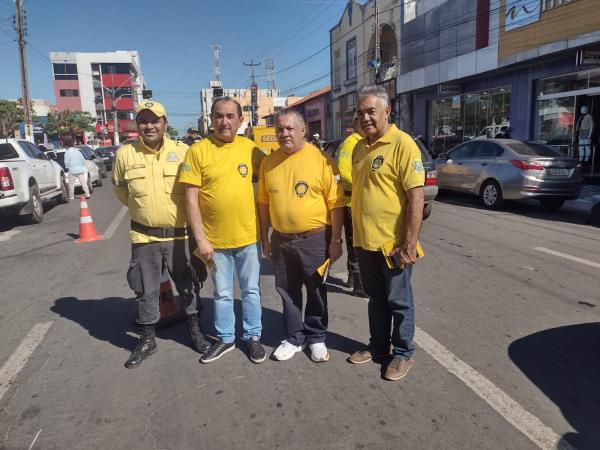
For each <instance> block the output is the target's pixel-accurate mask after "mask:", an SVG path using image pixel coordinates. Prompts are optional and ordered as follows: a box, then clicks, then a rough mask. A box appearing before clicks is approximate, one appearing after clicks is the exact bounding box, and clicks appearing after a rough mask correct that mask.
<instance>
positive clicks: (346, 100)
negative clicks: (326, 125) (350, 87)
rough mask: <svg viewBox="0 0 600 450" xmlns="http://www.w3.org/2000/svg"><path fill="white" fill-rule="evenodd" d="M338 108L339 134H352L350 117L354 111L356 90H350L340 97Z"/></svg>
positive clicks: (352, 116)
mask: <svg viewBox="0 0 600 450" xmlns="http://www.w3.org/2000/svg"><path fill="white" fill-rule="evenodd" d="M340 110H341V115H342V120H341V122H340V123H341V126H342V129H341V136H348V135H350V134H352V119H353V118H354V112H355V111H356V92H351V93H350V94H346V95H343V96H341V97H340Z"/></svg>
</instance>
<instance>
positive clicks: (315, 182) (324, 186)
mask: <svg viewBox="0 0 600 450" xmlns="http://www.w3.org/2000/svg"><path fill="white" fill-rule="evenodd" d="M259 173H260V176H259V181H258V203H260V204H262V205H269V213H270V216H271V223H272V224H273V228H274V229H275V230H277V231H280V232H282V233H303V232H305V231H308V230H312V229H314V228H318V227H320V226H323V225H326V224H329V223H330V220H329V211H331V210H332V209H334V208H339V207H342V206H344V190H343V189H342V184H341V178H340V175H339V171H338V169H337V167H336V165H335V163H334V162H333V161H332V160H331V158H330V157H329V156H327V155H325V154H323V152H322V151H321V150H319V149H318V148H316V147H315V146H314V145H312V144H308V143H307V144H305V145H304V147H303V148H302V150H300V151H298V152H296V153H294V154H292V155H287V154H286V153H284V152H283V151H281V149H279V150H276V151H275V152H273V153H271V154H270V155H269V156H267V157H266V158H265V159H264V160H263V162H262V164H261V166H260V172H259Z"/></svg>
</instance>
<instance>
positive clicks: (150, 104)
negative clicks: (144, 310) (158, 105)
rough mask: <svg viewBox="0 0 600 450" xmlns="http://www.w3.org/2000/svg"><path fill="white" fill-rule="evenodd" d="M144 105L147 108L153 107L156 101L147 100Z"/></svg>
mask: <svg viewBox="0 0 600 450" xmlns="http://www.w3.org/2000/svg"><path fill="white" fill-rule="evenodd" d="M144 106H145V107H146V108H152V107H153V106H154V103H152V102H146V103H144Z"/></svg>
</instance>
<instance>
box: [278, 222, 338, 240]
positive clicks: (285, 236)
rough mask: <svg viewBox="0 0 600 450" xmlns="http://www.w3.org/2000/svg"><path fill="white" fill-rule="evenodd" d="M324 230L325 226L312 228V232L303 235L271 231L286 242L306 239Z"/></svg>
mask: <svg viewBox="0 0 600 450" xmlns="http://www.w3.org/2000/svg"><path fill="white" fill-rule="evenodd" d="M325 229H326V227H325V225H323V226H320V227H318V228H313V229H312V230H308V231H305V232H303V233H282V232H281V231H277V230H273V231H274V232H275V233H277V234H278V235H279V236H280V237H281V238H283V239H286V240H293V239H306V238H307V237H310V236H314V235H315V234H319V233H322V232H324V231H325Z"/></svg>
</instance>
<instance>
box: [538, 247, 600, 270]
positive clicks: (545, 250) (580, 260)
mask: <svg viewBox="0 0 600 450" xmlns="http://www.w3.org/2000/svg"><path fill="white" fill-rule="evenodd" d="M533 249H534V250H537V251H538V252H543V253H547V254H549V255H553V256H558V257H560V258H565V259H568V260H570V261H575V262H578V263H581V264H585V265H587V266H590V267H594V268H596V269H600V263H597V262H594V261H590V260H589V259H583V258H578V257H577V256H573V255H568V254H566V253H561V252H557V251H554V250H550V249H549V248H544V247H533Z"/></svg>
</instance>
